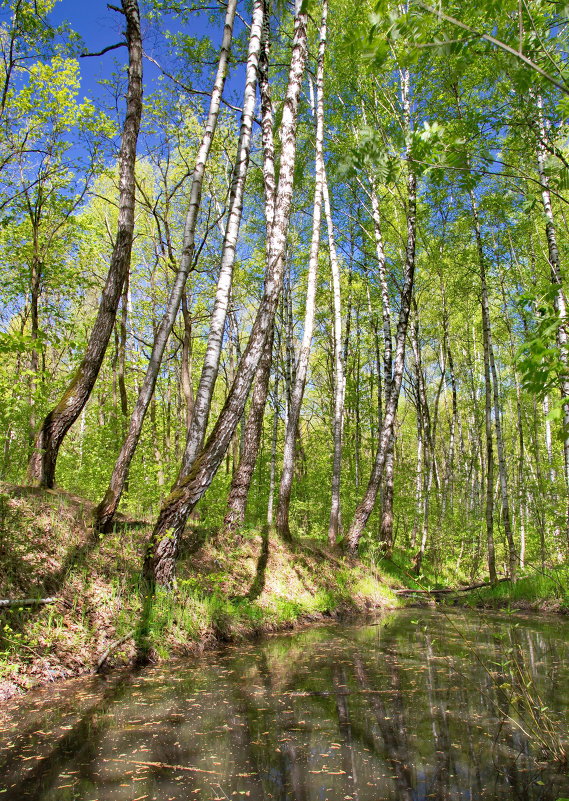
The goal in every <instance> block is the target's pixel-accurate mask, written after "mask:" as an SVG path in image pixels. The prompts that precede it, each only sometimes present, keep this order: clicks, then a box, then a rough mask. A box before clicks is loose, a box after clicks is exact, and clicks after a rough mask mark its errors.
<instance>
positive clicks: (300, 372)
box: [277, 0, 328, 539]
mask: <svg viewBox="0 0 569 801" xmlns="http://www.w3.org/2000/svg"><path fill="white" fill-rule="evenodd" d="M327 14H328V2H327V0H323V2H322V19H321V24H320V44H319V48H318V68H317V76H316V93H317V101H316V156H315V183H314V211H313V217H312V237H311V242H310V255H309V259H308V276H307V283H306V306H305V311H304V331H303V335H302V342H301V345H300V351H299V354H298V359H297V366H296V375H295V378H294V385H293V388H292V393H291V399H290V406H289V413H288V417H287V421H286V430H285V442H284V453H283V468H282V473H281V482H280V487H279V502H278V507H277V530H278V532H279V534H280V535H281V536H282V537H284V538H285V539H288V538H290V528H289V507H290V496H291V492H292V480H293V474H294V462H295V450H296V448H295V446H296V433H297V428H298V422H299V419H300V409H301V406H302V399H303V397H304V388H305V386H306V377H307V374H308V360H309V357H310V348H311V344H312V334H313V332H314V311H315V302H316V280H317V276H318V255H319V252H320V227H321V220H322V197H323V191H324V181H325V174H324V154H323V142H324V98H323V89H324V54H325V51H326V24H327Z"/></svg>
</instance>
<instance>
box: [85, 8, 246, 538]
mask: <svg viewBox="0 0 569 801" xmlns="http://www.w3.org/2000/svg"><path fill="white" fill-rule="evenodd" d="M259 1H260V0H258V3H259ZM236 5H237V0H230V2H229V3H228V5H227V10H226V15H225V25H224V29H223V40H222V43H221V50H220V54H219V61H218V66H217V74H216V77H215V82H214V86H213V91H212V94H211V100H210V106H209V112H208V117H207V120H206V124H205V128H204V132H203V135H202V140H201V143H200V147H199V150H198V155H197V158H196V164H195V167H194V172H193V176H192V185H191V189H190V202H189V206H188V213H187V216H186V221H185V226H184V237H183V244H182V255H181V258H180V265H179V268H178V271H177V274H176V278H175V280H174V283H173V285H172V288H171V290H170V294H169V296H168V300H167V303H166V311H165V312H164V315H163V317H162V320H161V322H160V325H159V327H158V330H157V332H156V336H155V337H154V343H153V346H152V353H151V355H150V360H149V362H148V367H147V370H146V375H145V376H144V381H143V383H142V386H141V388H140V392H139V394H138V398H137V401H136V404H135V407H134V409H133V412H132V416H131V419H130V425H129V430H128V434H127V436H126V439H125V441H124V443H123V446H122V448H121V451H120V453H119V455H118V458H117V461H116V463H115V467H114V470H113V474H112V476H111V480H110V482H109V486H108V488H107V491H106V493H105V497H104V498H103V500H102V501H101V503H100V504H99V506H98V508H97V510H96V513H95V518H96V525H97V527H98V528H99V529H100V530H106V529H108V528H109V527H110V526H111V523H112V519H113V516H114V514H115V512H116V510H117V507H118V504H119V501H120V498H121V494H122V491H123V489H124V485H125V481H126V478H127V475H128V471H129V468H130V463H131V461H132V458H133V456H134V453H135V451H136V447H137V445H138V441H139V439H140V435H141V432H142V426H143V423H144V418H145V417H146V412H147V410H148V406H149V404H150V401H151V398H152V396H153V395H154V388H155V386H156V381H157V378H158V373H159V371H160V365H161V363H162V358H163V356H164V351H165V349H166V344H167V342H168V339H169V337H170V333H171V331H172V328H173V326H174V322H175V320H176V316H177V314H178V309H179V307H180V301H181V299H182V295H183V293H184V289H185V286H186V281H187V278H188V274H189V272H190V270H191V268H192V264H193V259H194V244H195V233H196V227H197V221H198V215H199V210H200V205H201V195H202V187H203V180H204V176H205V171H206V165H207V159H208V156H209V152H210V149H211V144H212V141H213V137H214V134H215V129H216V127H217V120H218V116H219V107H220V104H221V96H222V93H223V87H224V85H225V79H226V76H227V69H228V63H229V56H230V50H231V39H232V36H233V23H234V20H235V11H236ZM259 34H260V26H259V22H258V21H257V25H256V26H255V20H253V27H252V29H251V40H250V42H251V43H250V53H249V60H248V65H247V77H246V84H245V102H244V107H243V120H242V125H241V135H240V140H239V146H238V158H237V162H236V166H235V170H234V175H233V182H232V191H231V200H230V204H232V203H233V202H234V201H235V198H236V195H238V193H239V188H240V181H241V183H244V175H240V171H243V170H246V163H247V160H248V155H249V152H248V141H249V140H250V133H251V124H252V119H251V118H252V108H253V105H254V101H255V69H256V57H257V53H258V43H259ZM251 51H253V56H251ZM251 61H253V64H252V66H251ZM251 82H252V85H251ZM243 139H245V140H246V142H245V145H244V149H245V151H246V155H245V157H244V158H243V159H242V158H241V156H242V146H243ZM230 217H231V212H230ZM185 319H186V318H185ZM224 319H225V318H224ZM195 416H196V415H195V404H194V408H193V409H192V422H193V421H194V420H195Z"/></svg>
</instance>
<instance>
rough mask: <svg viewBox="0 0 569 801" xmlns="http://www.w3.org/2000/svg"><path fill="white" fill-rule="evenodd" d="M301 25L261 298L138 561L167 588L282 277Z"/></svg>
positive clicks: (247, 382)
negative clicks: (216, 403) (224, 392)
mask: <svg viewBox="0 0 569 801" xmlns="http://www.w3.org/2000/svg"><path fill="white" fill-rule="evenodd" d="M299 6H300V4H299ZM307 22H308V17H307V13H306V11H304V10H303V9H302V6H300V8H299V10H298V12H297V14H296V17H295V30H294V40H293V46H292V56H291V65H290V72H289V81H288V87H287V91H286V97H285V101H284V106H283V116H282V123H281V159H280V173H279V184H278V190H277V194H276V201H275V217H274V222H273V226H272V228H271V235H270V246H269V259H268V264H267V276H266V281H265V291H264V295H263V299H262V301H261V305H260V307H259V310H258V312H257V316H256V319H255V322H254V324H253V328H252V331H251V335H250V337H249V341H248V343H247V347H246V349H245V352H244V353H243V356H242V358H241V361H240V363H239V367H238V370H237V375H236V377H235V381H234V382H233V385H232V387H231V390H230V392H229V395H228V397H227V400H226V402H225V405H224V407H223V409H222V411H221V413H220V415H219V418H218V420H217V422H216V424H215V426H214V428H213V430H212V432H211V434H210V435H209V437H208V439H207V441H206V443H205V446H204V447H203V449H202V450H201V452H200V454H199V455H198V457H197V458H196V460H195V461H194V464H193V466H192V468H191V470H190V471H189V473H188V474H187V475H185V476H183V477H182V478H180V479H179V480H178V481H177V482H176V485H175V487H174V489H173V490H172V492H171V493H170V495H169V497H168V498H167V499H166V501H165V502H164V504H163V506H162V509H161V511H160V515H159V517H158V520H157V522H156V526H155V527H154V531H153V532H152V535H151V537H150V541H149V543H148V548H147V552H146V556H145V561H144V575H145V577H146V578H147V579H148V580H149V581H150V582H151V584H152V585H153V584H155V583H157V584H160V585H163V586H171V585H172V583H173V581H174V573H175V562H176V556H177V552H178V543H179V538H180V535H181V533H182V531H183V529H184V526H185V524H186V520H187V518H188V515H189V514H190V512H191V511H192V509H193V508H194V506H195V505H196V504H197V502H198V501H199V499H200V498H201V497H202V496H203V494H204V493H205V491H206V490H207V488H208V487H209V485H210V484H211V482H212V480H213V478H214V476H215V474H216V472H217V470H218V468H219V465H220V463H221V461H222V459H223V456H224V454H225V451H226V450H227V447H228V445H229V443H230V441H231V438H232V436H233V433H234V431H235V428H236V426H237V424H238V422H239V420H240V419H241V416H242V415H243V411H244V408H245V403H246V401H247V396H248V394H249V391H250V389H251V384H252V383H253V378H254V376H255V372H256V370H257V367H258V365H259V361H260V359H261V356H262V353H263V350H264V347H265V343H266V340H267V337H268V336H269V334H270V331H271V328H272V326H273V321H274V316H275V311H276V307H277V303H278V299H279V295H280V292H281V289H282V282H283V274H284V263H285V249H286V238H287V233H288V225H289V219H290V209H291V201H292V189H293V178H294V165H295V159H296V127H297V115H298V103H299V97H300V88H301V82H302V76H303V74H304V66H305V62H306V54H307Z"/></svg>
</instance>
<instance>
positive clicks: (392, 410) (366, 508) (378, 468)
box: [347, 70, 417, 554]
mask: <svg viewBox="0 0 569 801" xmlns="http://www.w3.org/2000/svg"><path fill="white" fill-rule="evenodd" d="M401 78H402V81H401V83H402V97H403V106H404V115H405V129H406V131H405V132H406V135H407V136H409V135H410V131H411V120H410V96H409V73H408V71H407V70H405V71H403V73H402V76H401ZM416 236H417V178H416V175H415V172H414V170H413V166H412V164H411V161H410V156H409V153H408V154H407V245H406V249H405V267H404V275H403V287H402V290H401V305H400V308H399V317H398V320H397V335H396V345H395V360H394V363H393V371H392V379H391V390H390V393H389V398H388V400H387V403H386V406H385V413H384V416H383V424H382V427H381V433H380V436H379V443H378V448H377V452H376V455H375V460H374V464H373V467H372V471H371V475H370V478H369V481H368V485H367V488H366V492H365V494H364V496H363V498H362V500H361V501H360V502H359V504H358V506H357V507H356V511H355V512H354V518H353V520H352V524H351V526H350V530H349V532H348V542H347V545H348V550H349V551H350V552H351V553H352V554H354V553H356V551H357V549H358V543H359V541H360V537H361V535H362V533H363V530H364V528H365V525H366V523H367V521H368V520H369V516H370V515H371V513H372V511H373V507H374V505H375V501H376V498H377V493H378V491H379V486H380V483H381V480H382V476H383V471H384V467H385V460H386V457H387V454H388V452H389V447H390V444H391V440H392V437H393V432H394V430H395V416H396V414H397V406H398V404H399V394H400V392H401V383H402V381H403V372H404V369H405V343H406V339H407V327H408V324H409V312H410V310H411V298H412V296H413V280H414V277H415V245H416Z"/></svg>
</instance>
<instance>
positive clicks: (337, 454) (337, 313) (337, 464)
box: [323, 170, 346, 545]
mask: <svg viewBox="0 0 569 801" xmlns="http://www.w3.org/2000/svg"><path fill="white" fill-rule="evenodd" d="M323 190H324V211H325V214H326V223H327V226H328V247H329V249H330V268H331V273H332V296H333V305H334V455H333V459H332V503H331V506H330V522H329V526H328V542H329V543H330V545H335V544H336V542H337V540H338V536H339V534H340V531H341V527H342V515H341V503H340V481H341V474H342V432H343V427H344V397H345V394H346V381H345V376H344V359H343V353H342V298H341V290H340V263H339V261H338V254H337V252H336V243H335V241H334V224H333V221H332V210H331V208H330V193H329V191H328V180H327V178H326V171H325V170H324V187H323Z"/></svg>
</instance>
